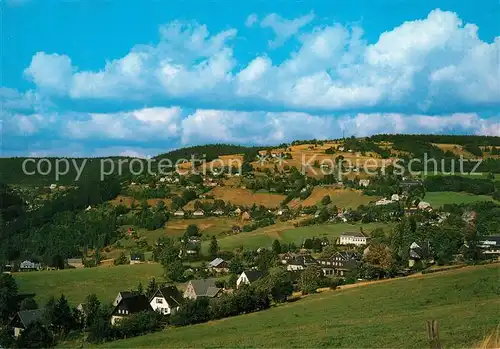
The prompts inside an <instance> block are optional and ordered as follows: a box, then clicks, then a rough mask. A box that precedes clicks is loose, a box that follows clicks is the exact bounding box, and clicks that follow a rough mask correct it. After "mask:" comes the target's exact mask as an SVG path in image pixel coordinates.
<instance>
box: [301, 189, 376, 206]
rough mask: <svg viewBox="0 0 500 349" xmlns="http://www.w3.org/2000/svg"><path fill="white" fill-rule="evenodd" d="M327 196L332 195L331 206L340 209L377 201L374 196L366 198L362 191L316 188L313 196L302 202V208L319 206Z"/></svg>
mask: <svg viewBox="0 0 500 349" xmlns="http://www.w3.org/2000/svg"><path fill="white" fill-rule="evenodd" d="M325 195H330V199H331V200H332V202H331V205H332V206H333V205H335V206H337V207H338V208H357V207H358V206H360V205H366V204H368V203H370V201H376V200H377V199H378V198H377V197H374V196H366V195H363V193H362V192H361V191H360V190H351V189H336V188H335V187H333V186H329V187H314V189H313V191H312V193H311V195H309V197H308V198H306V199H305V200H304V201H302V202H301V205H302V206H313V205H318V204H319V203H320V202H321V199H323V197H324V196H325Z"/></svg>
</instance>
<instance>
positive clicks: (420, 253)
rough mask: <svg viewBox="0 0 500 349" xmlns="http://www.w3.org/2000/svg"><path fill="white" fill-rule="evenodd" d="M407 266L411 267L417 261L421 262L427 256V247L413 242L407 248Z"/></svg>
mask: <svg viewBox="0 0 500 349" xmlns="http://www.w3.org/2000/svg"><path fill="white" fill-rule="evenodd" d="M409 249H410V250H409V256H408V266H409V267H410V268H411V267H413V266H414V265H415V264H416V263H417V262H418V261H423V260H424V259H425V258H426V257H427V255H428V246H426V244H424V243H417V242H416V241H413V242H412V244H411V245H410V248H409Z"/></svg>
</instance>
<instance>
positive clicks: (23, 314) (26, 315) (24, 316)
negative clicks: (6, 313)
mask: <svg viewBox="0 0 500 349" xmlns="http://www.w3.org/2000/svg"><path fill="white" fill-rule="evenodd" d="M43 315H44V311H43V309H34V310H21V311H18V312H17V313H16V315H15V316H14V318H13V319H12V320H11V326H12V327H13V328H14V337H16V338H17V337H19V336H20V335H21V332H22V331H24V330H25V329H26V328H27V327H28V326H29V325H30V324H32V323H33V322H35V321H40V322H42V323H43V322H46V321H45V320H44V316H43Z"/></svg>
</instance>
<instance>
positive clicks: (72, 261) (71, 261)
mask: <svg viewBox="0 0 500 349" xmlns="http://www.w3.org/2000/svg"><path fill="white" fill-rule="evenodd" d="M67 264H68V265H69V266H70V267H71V268H83V261H82V259H81V258H68V261H67Z"/></svg>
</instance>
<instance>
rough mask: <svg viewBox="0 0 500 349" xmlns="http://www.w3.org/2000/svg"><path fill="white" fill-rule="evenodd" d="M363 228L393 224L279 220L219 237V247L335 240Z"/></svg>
mask: <svg viewBox="0 0 500 349" xmlns="http://www.w3.org/2000/svg"><path fill="white" fill-rule="evenodd" d="M361 228H362V229H363V231H364V232H365V233H369V232H371V231H372V230H374V229H376V228H383V229H384V230H385V231H386V233H388V232H389V231H390V229H391V228H392V226H391V225H390V224H387V223H368V224H361V223H356V224H349V223H327V224H317V225H311V226H306V227H298V228H295V227H294V226H293V223H292V222H278V223H276V224H274V225H272V226H269V227H264V228H260V229H257V230H254V231H251V232H242V233H239V234H236V235H229V236H227V237H219V238H218V242H219V247H220V248H221V250H228V251H231V250H234V249H235V248H238V247H244V248H248V249H257V248H259V247H271V245H272V243H273V241H274V240H279V241H280V242H284V243H291V242H293V243H295V244H297V245H300V244H301V243H302V242H303V240H304V239H307V238H312V237H314V236H316V237H326V238H328V239H329V240H331V241H333V240H335V239H336V238H337V237H338V236H339V235H340V234H341V233H342V232H358V231H360V229H361ZM209 244H210V242H209V241H204V242H203V243H202V250H203V251H205V252H206V251H208V246H209Z"/></svg>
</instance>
